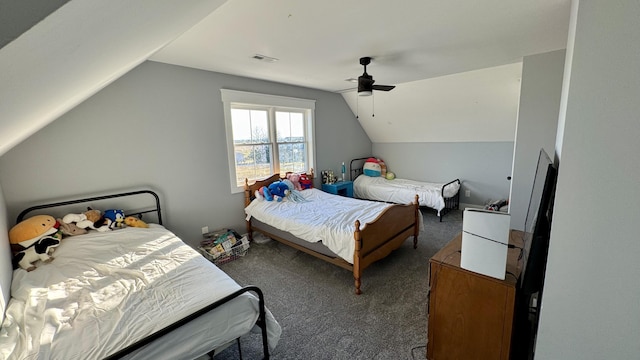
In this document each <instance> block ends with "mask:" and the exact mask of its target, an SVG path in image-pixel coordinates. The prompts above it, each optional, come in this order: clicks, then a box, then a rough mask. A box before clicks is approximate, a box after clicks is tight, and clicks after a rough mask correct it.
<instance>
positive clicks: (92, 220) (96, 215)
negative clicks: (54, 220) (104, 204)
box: [62, 208, 111, 232]
mask: <svg viewBox="0 0 640 360" xmlns="http://www.w3.org/2000/svg"><path fill="white" fill-rule="evenodd" d="M62 221H63V222H64V223H67V224H73V223H75V225H76V226H77V227H79V228H81V229H93V230H98V231H102V232H104V231H109V230H111V228H110V227H109V225H111V220H109V219H107V218H105V217H104V216H102V213H101V212H100V210H96V209H91V208H87V211H85V212H84V213H82V214H67V215H65V216H64V217H63V218H62Z"/></svg>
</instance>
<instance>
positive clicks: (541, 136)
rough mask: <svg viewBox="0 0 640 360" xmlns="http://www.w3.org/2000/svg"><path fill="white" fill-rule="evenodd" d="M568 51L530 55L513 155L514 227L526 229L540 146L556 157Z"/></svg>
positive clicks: (526, 61)
mask: <svg viewBox="0 0 640 360" xmlns="http://www.w3.org/2000/svg"><path fill="white" fill-rule="evenodd" d="M564 57H565V51H564V50H558V51H552V52H548V53H544V54H537V55H531V56H526V57H525V58H524V59H523V61H522V63H523V64H522V87H521V90H520V106H519V108H518V121H517V123H518V125H517V130H516V141H515V148H514V156H513V175H512V179H511V195H510V206H509V213H510V214H511V228H512V229H517V230H524V223H525V219H526V217H527V209H528V206H529V199H530V198H531V188H532V187H533V177H534V175H535V173H536V164H537V162H538V154H539V152H540V148H544V150H545V151H546V152H547V154H548V155H549V156H550V157H551V159H552V160H553V154H554V148H555V142H556V132H557V130H558V112H559V107H560V92H561V90H562V77H563V72H564Z"/></svg>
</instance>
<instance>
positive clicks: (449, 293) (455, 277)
mask: <svg viewBox="0 0 640 360" xmlns="http://www.w3.org/2000/svg"><path fill="white" fill-rule="evenodd" d="M522 236H523V233H522V232H521V231H516V230H511V233H510V240H509V243H510V244H512V245H515V246H516V248H512V249H509V251H508V255H507V256H508V257H507V274H506V277H505V280H499V279H496V278H492V277H489V276H485V275H481V274H478V273H475V272H472V271H468V270H465V269H463V268H461V267H460V256H461V252H460V250H461V246H462V234H460V235H458V236H456V237H455V238H454V239H453V240H452V241H451V242H450V243H449V244H447V245H446V246H445V247H444V248H442V249H441V250H440V251H439V252H438V253H437V254H435V255H434V256H433V257H432V258H431V259H430V260H429V284H430V288H431V292H430V294H429V325H428V343H427V359H431V360H447V359H458V360H473V359H479V360H492V359H496V360H498V359H502V360H507V359H509V353H510V346H511V332H512V329H513V320H514V307H515V301H516V284H517V281H518V277H519V276H520V272H521V270H522V269H521V267H522V260H521V259H519V256H520V251H521V250H520V249H521V248H522V244H523V241H522Z"/></svg>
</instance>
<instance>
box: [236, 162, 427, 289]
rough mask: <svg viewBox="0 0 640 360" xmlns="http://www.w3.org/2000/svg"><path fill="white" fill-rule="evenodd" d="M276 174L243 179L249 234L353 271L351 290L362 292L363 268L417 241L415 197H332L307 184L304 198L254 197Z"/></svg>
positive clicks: (418, 222) (419, 220)
mask: <svg viewBox="0 0 640 360" xmlns="http://www.w3.org/2000/svg"><path fill="white" fill-rule="evenodd" d="M279 180H280V176H279V175H278V174H274V175H272V176H271V177H269V178H267V179H264V180H259V181H256V182H254V183H253V184H249V182H248V181H245V203H244V204H245V213H246V214H247V216H246V218H245V220H246V224H247V233H248V235H249V237H250V238H252V235H253V231H259V232H261V233H263V234H264V235H266V236H268V237H270V238H272V239H275V240H277V241H280V242H282V243H284V244H286V245H289V246H291V247H293V248H295V249H298V250H300V251H303V252H306V253H308V254H311V255H313V256H315V257H318V258H320V259H322V260H325V261H328V262H330V263H332V264H335V265H338V266H340V267H342V268H345V269H347V270H350V271H352V272H353V277H354V284H355V293H356V294H358V295H359V294H361V293H362V290H361V284H362V283H361V278H362V271H363V270H364V269H365V268H367V267H368V266H370V265H371V264H373V263H374V262H376V261H378V260H380V259H383V258H384V257H386V256H387V255H389V254H390V253H391V252H392V251H393V250H395V249H397V248H398V247H400V246H401V245H402V243H403V242H404V241H405V240H406V239H408V238H410V237H412V236H413V247H414V248H416V247H417V244H418V234H419V231H420V229H421V228H422V216H421V215H420V212H419V209H418V199H417V196H416V198H415V199H414V201H413V202H412V203H408V204H395V205H394V204H384V203H379V202H373V201H366V200H358V199H352V198H347V197H341V196H338V195H332V194H328V193H325V192H322V191H321V190H318V189H315V188H311V189H306V190H302V191H301V192H300V194H301V195H302V196H304V198H305V199H306V200H307V201H304V202H294V201H289V200H288V199H287V200H285V201H282V202H275V201H265V200H260V199H256V198H255V196H254V194H255V191H256V190H258V189H260V188H261V187H262V186H268V185H269V184H271V183H273V182H275V181H279Z"/></svg>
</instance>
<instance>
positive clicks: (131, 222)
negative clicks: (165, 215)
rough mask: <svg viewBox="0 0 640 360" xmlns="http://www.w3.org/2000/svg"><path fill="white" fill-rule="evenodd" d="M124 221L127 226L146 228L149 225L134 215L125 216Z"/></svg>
mask: <svg viewBox="0 0 640 360" xmlns="http://www.w3.org/2000/svg"><path fill="white" fill-rule="evenodd" d="M124 223H125V224H126V225H127V226H131V227H139V228H148V227H149V225H148V224H147V223H146V222H144V221H142V220H141V219H138V218H137V217H134V216H127V217H126V218H124Z"/></svg>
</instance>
